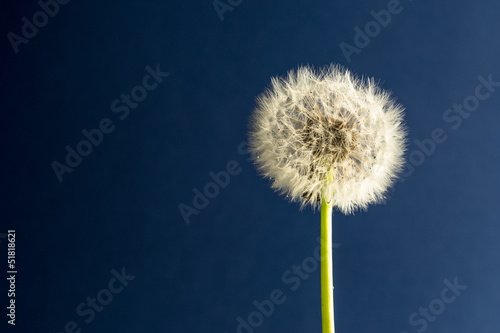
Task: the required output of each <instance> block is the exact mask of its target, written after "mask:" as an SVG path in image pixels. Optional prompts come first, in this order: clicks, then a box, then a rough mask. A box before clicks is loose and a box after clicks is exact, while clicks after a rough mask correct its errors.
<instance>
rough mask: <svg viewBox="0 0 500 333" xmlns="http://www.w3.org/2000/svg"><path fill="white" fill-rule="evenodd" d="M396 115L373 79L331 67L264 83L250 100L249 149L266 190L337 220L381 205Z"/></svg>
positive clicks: (399, 116)
mask: <svg viewBox="0 0 500 333" xmlns="http://www.w3.org/2000/svg"><path fill="white" fill-rule="evenodd" d="M405 136H406V131H405V129H404V125H403V108H402V106H400V105H398V104H396V103H395V102H394V101H393V100H392V99H391V98H390V95H389V94H388V93H387V92H385V91H383V90H381V89H380V88H379V87H378V86H377V85H376V84H375V83H374V80H373V79H366V78H357V77H355V76H354V75H352V74H351V73H350V72H349V71H348V70H346V69H344V68H342V67H340V66H335V65H330V66H328V67H325V68H322V69H321V70H319V71H315V70H314V69H312V68H311V67H307V66H306V67H299V68H298V69H297V70H296V71H290V72H289V73H288V75H287V76H286V77H285V78H272V80H271V86H270V87H269V88H268V89H267V90H266V91H265V92H263V93H262V94H261V95H260V96H259V97H258V99H257V107H256V109H255V110H254V112H253V114H252V116H251V121H250V133H249V147H250V152H251V154H252V157H253V160H254V162H255V164H256V166H257V168H258V170H259V171H260V172H261V173H262V174H263V175H264V176H265V177H267V178H269V179H270V180H271V181H272V187H273V188H274V189H276V190H277V191H279V192H280V193H282V194H284V195H285V196H286V197H287V198H289V199H290V200H291V201H294V202H299V203H300V205H301V208H303V207H304V206H306V205H311V206H312V207H313V208H317V207H319V206H320V202H321V200H322V199H324V200H327V201H328V202H329V203H330V204H332V205H333V206H335V207H337V208H338V209H339V210H340V211H342V212H343V213H345V214H350V213H353V212H354V211H356V210H358V209H366V208H367V207H368V205H369V204H372V203H379V202H382V201H383V200H384V199H385V193H386V192H387V189H388V188H389V187H390V186H391V185H392V183H393V182H394V180H395V179H396V177H397V174H398V173H399V172H400V171H401V169H402V166H403V163H404V159H403V154H404V150H405Z"/></svg>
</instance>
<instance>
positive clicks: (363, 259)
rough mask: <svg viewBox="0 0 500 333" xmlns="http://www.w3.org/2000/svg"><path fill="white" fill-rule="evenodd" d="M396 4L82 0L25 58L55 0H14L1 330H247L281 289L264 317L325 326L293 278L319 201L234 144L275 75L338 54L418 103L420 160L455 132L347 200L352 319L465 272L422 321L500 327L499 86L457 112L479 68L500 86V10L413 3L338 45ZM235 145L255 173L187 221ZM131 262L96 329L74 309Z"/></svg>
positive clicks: (344, 236) (3, 102)
mask: <svg viewBox="0 0 500 333" xmlns="http://www.w3.org/2000/svg"><path fill="white" fill-rule="evenodd" d="M387 2H388V1H386V0H380V1H379V0H377V1H368V0H357V1H315V2H311V1H305V0H297V1H273V2H264V1H250V0H244V1H243V2H242V3H241V4H240V5H238V6H236V7H235V8H234V10H233V11H232V12H226V13H225V15H224V17H225V19H224V21H223V22H221V20H220V19H219V17H218V15H217V13H216V11H215V9H214V7H213V6H212V2H211V1H201V2H187V1H155V0H153V1H139V0H136V1H128V0H124V1H112V2H103V1H71V2H69V3H68V4H66V5H63V6H61V8H60V9H59V13H58V14H57V15H56V16H55V17H54V18H51V19H50V20H49V22H48V24H47V25H46V26H45V27H43V28H41V29H40V30H39V32H38V34H37V35H36V36H35V37H34V38H32V39H31V40H30V41H29V43H28V44H26V45H24V44H23V45H20V47H19V53H18V54H15V52H14V51H13V49H12V47H11V45H10V43H9V40H8V38H7V34H8V33H9V32H14V33H17V34H20V31H21V26H22V21H21V18H22V17H23V16H26V17H28V18H30V20H31V17H32V15H33V14H34V13H35V12H37V11H38V10H40V7H39V5H38V4H37V2H36V1H34V0H29V1H23V2H21V3H18V2H15V1H11V0H9V1H3V2H2V4H1V8H0V22H1V27H2V39H3V41H2V43H1V45H2V53H1V57H2V58H1V89H2V90H1V97H0V106H1V109H0V112H1V116H0V126H1V127H0V146H1V149H0V156H1V170H2V172H1V176H0V177H1V182H0V188H1V195H2V197H1V201H0V208H1V211H0V233H6V231H7V229H16V234H17V241H16V245H17V267H18V272H19V273H18V275H17V281H16V282H17V284H16V304H17V308H16V309H17V312H16V315H17V316H16V326H15V328H13V327H10V325H9V326H8V325H6V321H7V317H6V315H5V305H6V301H7V297H6V291H7V283H6V280H5V276H6V273H5V271H6V265H5V263H6V259H7V258H6V257H7V254H6V244H7V242H6V240H5V239H4V238H1V239H0V240H1V241H2V243H0V248H1V253H0V262H1V263H2V265H1V266H2V267H1V269H2V273H1V275H0V277H1V280H2V281H4V282H2V283H1V284H0V285H1V288H2V290H0V295H2V296H1V297H0V302H1V303H0V306H1V307H0V321H1V327H2V329H3V327H7V328H6V330H5V331H6V332H53V333H55V332H64V327H65V325H66V323H67V322H70V321H75V322H76V323H77V324H78V327H79V329H81V332H127V333H128V332H214V333H224V332H227V333H232V332H236V331H237V325H238V323H237V317H238V316H241V317H243V318H245V320H247V318H248V315H249V314H250V313H251V312H252V311H255V307H254V305H253V304H252V303H253V302H254V301H255V300H257V301H262V300H264V299H268V298H269V295H270V293H271V291H272V290H274V289H280V290H282V291H283V293H284V297H286V301H285V302H284V303H283V304H281V305H277V306H276V307H275V309H274V312H273V314H272V315H271V316H269V317H268V318H267V317H266V318H264V321H263V323H262V324H261V325H260V326H259V327H257V328H255V329H254V331H255V332H256V333H260V332H262V333H263V332H320V331H321V316H320V283H319V270H316V271H314V272H312V273H311V274H310V275H309V276H308V278H307V279H304V280H302V281H301V284H300V287H299V288H298V289H297V290H295V291H292V290H291V289H290V287H291V286H292V284H287V283H285V282H284V281H283V279H282V275H283V274H284V273H285V272H286V271H287V270H290V269H291V268H292V266H293V265H298V264H301V263H302V261H303V260H304V259H305V258H307V257H309V256H312V254H313V251H314V248H315V247H316V246H317V241H316V238H317V237H318V236H319V218H320V216H319V213H317V212H316V213H314V212H313V211H312V210H310V209H305V210H303V211H299V207H298V205H296V204H290V203H289V202H287V201H286V200H285V199H284V198H283V197H281V196H279V195H277V194H276V193H273V191H272V190H271V189H270V187H269V182H268V181H267V180H265V179H262V178H261V177H260V176H259V175H258V174H257V173H256V171H255V168H254V167H253V165H252V163H251V162H249V161H248V160H247V158H248V155H245V154H240V153H239V152H238V145H239V144H240V143H241V142H243V141H245V140H246V132H247V121H248V116H249V115H250V113H251V111H252V110H253V107H254V106H255V97H256V95H258V94H259V93H260V92H261V91H262V90H263V89H264V88H265V87H266V86H267V85H268V84H269V82H270V77H271V76H276V75H283V74H285V73H286V72H287V70H289V69H292V68H296V67H297V66H298V65H301V64H309V65H313V66H323V65H327V64H329V63H332V62H333V63H339V64H341V65H344V66H347V67H348V68H349V69H351V70H352V71H353V72H355V73H358V74H360V75H367V76H373V77H375V78H376V79H377V80H380V81H379V82H380V84H381V85H382V87H383V88H384V89H388V90H390V91H392V93H393V95H394V96H395V97H396V98H397V100H398V102H399V103H401V104H403V105H404V106H405V108H406V116H405V118H406V122H407V125H408V128H409V147H408V153H411V152H412V151H414V150H415V149H418V147H417V146H416V145H415V142H414V140H416V139H417V140H424V139H427V138H429V137H430V136H431V133H432V131H433V130H434V129H436V128H442V129H443V130H444V132H445V134H446V135H447V140H446V141H445V142H444V143H441V144H438V145H436V148H435V151H434V153H433V154H431V155H429V156H427V155H425V161H424V163H423V164H422V165H420V166H418V167H417V168H415V171H414V172H413V173H412V174H411V175H410V176H408V177H407V178H406V180H405V181H404V182H398V183H397V184H396V185H395V186H394V187H393V188H392V189H391V191H390V193H389V200H388V202H387V203H386V204H384V205H375V206H372V207H370V209H369V210H368V211H367V212H359V213H357V214H355V215H353V216H344V215H342V214H340V213H338V212H336V213H335V216H334V235H333V237H334V242H335V243H337V244H340V246H339V247H338V248H336V249H335V254H334V260H335V299H336V303H335V311H336V329H337V332H338V333H350V332H356V333H359V332H384V333H388V332H389V333H400V332H404V331H406V332H408V333H413V332H417V329H423V324H420V325H417V326H412V325H410V323H409V317H410V315H411V314H412V313H414V312H418V311H419V308H420V307H428V306H429V303H430V302H431V301H433V300H435V299H436V298H440V294H441V290H442V289H443V288H445V284H444V283H443V281H444V280H445V279H448V280H450V281H453V279H454V278H455V277H456V278H457V279H458V282H459V283H460V284H463V285H466V286H467V289H466V290H465V291H463V292H462V294H461V295H460V296H459V297H458V298H456V300H455V301H454V302H452V303H451V304H447V305H446V308H445V310H444V312H443V313H442V314H440V315H438V316H437V317H436V319H434V321H432V322H428V326H427V327H426V329H425V331H426V332H440V333H443V332H453V333H469V332H499V331H500V319H499V316H498V311H499V308H500V301H499V300H500V287H499V283H498V281H499V280H500V269H499V262H500V245H499V232H500V224H499V216H500V205H499V204H498V202H499V197H500V196H499V186H500V173H499V169H500V150H499V149H498V144H499V142H500V141H499V138H500V133H499V128H500V127H499V124H500V88H499V89H498V91H495V92H493V93H492V94H491V96H490V97H489V98H488V99H486V100H484V101H481V103H480V106H479V108H478V109H477V110H476V111H474V112H473V113H471V114H470V116H469V117H468V118H467V119H463V122H462V123H461V124H460V126H459V127H458V128H457V129H456V130H454V129H453V128H452V127H451V125H453V124H454V123H453V122H446V121H445V120H444V119H443V114H444V113H445V111H446V110H447V109H449V108H452V107H453V104H454V103H462V102H463V100H464V99H465V98H466V97H467V96H470V95H473V94H474V91H475V88H476V86H477V85H478V83H479V81H478V79H477V78H478V77H479V76H483V77H485V78H486V77H488V75H490V74H491V75H492V78H493V80H495V81H500V65H499V61H498V60H499V55H500V40H499V33H500V21H499V20H498V13H499V11H500V4H499V3H498V2H497V1H493V0H484V1H476V2H472V1H444V2H438V1H424V0H422V1H417V0H413V1H407V0H402V2H401V5H402V7H403V10H402V11H401V12H400V13H399V14H397V15H394V16H393V17H392V20H391V22H390V24H389V25H388V26H387V27H385V28H383V29H381V31H380V33H379V34H378V35H377V36H376V37H374V38H373V39H372V40H371V41H370V43H369V45H367V46H366V47H365V48H363V49H362V50H361V52H360V53H359V54H353V55H352V61H351V62H350V63H348V62H347V60H346V58H345V57H344V55H343V53H342V51H341V49H340V47H339V44H340V43H341V42H346V43H349V44H353V39H354V35H355V31H354V28H355V27H356V26H357V27H360V28H364V26H365V24H366V23H367V22H369V21H371V20H373V17H372V15H371V14H370V11H371V10H375V11H379V10H381V9H384V8H386V7H387ZM157 64H159V65H160V68H161V70H163V71H165V72H169V73H170V75H169V76H168V77H167V78H165V79H164V81H163V82H162V83H161V84H160V85H159V86H158V87H157V88H156V89H154V90H153V91H150V92H149V93H148V96H147V98H146V99H145V100H144V101H143V102H141V103H140V105H139V106H138V107H137V108H136V109H133V110H131V112H130V115H129V116H128V117H127V118H126V119H124V120H120V119H119V118H118V116H117V114H115V113H113V112H112V111H111V109H110V104H111V102H112V101H113V100H115V99H117V98H119V97H120V95H121V94H122V93H130V91H131V89H132V88H133V87H135V86H137V85H138V84H141V82H142V79H143V77H144V75H146V74H147V73H146V70H145V67H146V66H151V67H153V68H154V67H155V66H156V65H157ZM103 118H109V119H111V120H112V121H113V124H114V125H115V126H116V128H115V130H114V131H113V132H112V133H110V134H107V135H105V137H104V139H103V142H102V144H100V145H99V146H98V147H96V148H94V151H93V152H92V153H91V154H90V155H89V156H88V157H86V158H84V160H83V161H82V163H81V164H80V165H79V166H78V167H77V168H75V169H74V171H73V172H72V173H70V174H69V173H67V174H65V175H64V181H63V182H62V183H59V181H58V179H57V177H56V176H55V174H54V172H53V170H52V167H51V163H52V162H53V161H59V162H62V163H64V159H65V156H66V150H65V146H66V145H70V146H71V147H73V148H74V147H75V146H76V145H77V143H78V142H79V141H80V140H82V139H84V137H83V135H82V134H81V131H82V130H83V129H87V130H90V129H92V128H95V127H97V125H98V123H99V121H100V120H101V119H103ZM415 154H417V153H414V157H415V158H416V157H417V155H415ZM421 156H423V155H421ZM231 160H235V161H236V162H237V163H238V165H239V166H240V167H241V173H240V174H238V175H236V176H233V177H231V179H230V184H229V185H228V186H227V187H226V188H224V189H222V190H221V191H220V194H219V195H218V196H217V197H215V198H213V199H211V200H210V202H209V204H208V206H207V207H206V208H204V209H203V210H201V211H200V212H199V214H198V215H193V216H191V218H190V221H191V223H190V224H189V225H187V224H186V223H185V221H184V219H183V217H182V215H181V213H180V212H179V208H178V206H179V204H181V203H184V204H188V205H192V199H193V195H194V194H193V188H197V189H203V187H204V186H205V184H207V183H208V182H210V181H211V178H210V176H209V173H210V172H211V171H213V172H218V171H220V170H223V169H225V167H226V164H227V163H228V162H229V161H231ZM123 267H125V269H126V272H127V274H130V275H134V276H135V279H134V280H132V281H130V282H129V285H128V286H126V287H125V288H124V289H123V291H122V292H121V293H118V294H116V295H114V297H113V300H112V301H111V302H110V303H109V304H108V305H106V306H105V307H104V309H103V310H102V311H101V312H98V313H96V316H95V319H93V320H92V321H91V322H90V323H88V324H87V323H85V321H84V319H87V318H88V317H87V316H85V317H82V316H79V315H77V313H76V311H75V310H76V308H77V306H78V305H79V304H80V303H81V302H85V300H86V298H87V297H95V296H96V294H97V293H98V292H99V291H100V290H101V289H103V288H107V286H108V282H109V281H110V279H111V278H112V277H113V275H112V273H111V270H113V269H115V270H117V271H120V270H121V269H122V268H123ZM419 318H422V317H419ZM2 332H3V331H2ZM75 332H78V331H77V330H75ZM242 332H244V333H248V332H246V331H245V330H242ZM421 332H423V330H421Z"/></svg>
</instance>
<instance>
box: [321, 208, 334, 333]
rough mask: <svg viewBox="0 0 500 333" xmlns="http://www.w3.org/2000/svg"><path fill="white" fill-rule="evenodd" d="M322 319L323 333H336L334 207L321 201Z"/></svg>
mask: <svg viewBox="0 0 500 333" xmlns="http://www.w3.org/2000/svg"><path fill="white" fill-rule="evenodd" d="M321 317H322V321H323V333H335V320H334V312H333V254H332V206H331V205H330V204H328V202H327V201H326V200H325V199H322V200H321Z"/></svg>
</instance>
